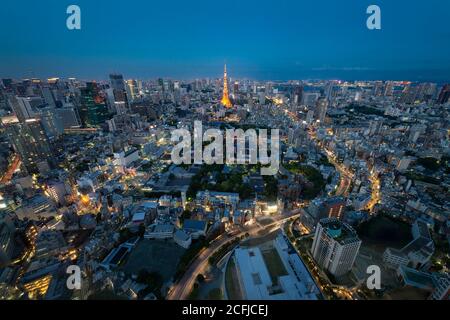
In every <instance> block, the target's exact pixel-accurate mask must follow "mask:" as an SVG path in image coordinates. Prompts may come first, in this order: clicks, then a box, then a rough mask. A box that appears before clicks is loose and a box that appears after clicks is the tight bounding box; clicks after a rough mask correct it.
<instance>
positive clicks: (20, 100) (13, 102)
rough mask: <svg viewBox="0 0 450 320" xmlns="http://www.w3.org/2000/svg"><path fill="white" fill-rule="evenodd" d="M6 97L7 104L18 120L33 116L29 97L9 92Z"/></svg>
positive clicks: (21, 120) (22, 120)
mask: <svg viewBox="0 0 450 320" xmlns="http://www.w3.org/2000/svg"><path fill="white" fill-rule="evenodd" d="M7 99H8V103H9V106H10V107H11V109H12V111H13V112H14V114H15V115H16V117H17V119H19V121H20V122H24V121H25V120H26V119H30V118H33V117H34V116H35V112H34V110H33V107H32V105H31V99H30V98H26V97H18V96H14V95H11V94H10V95H8V97H7Z"/></svg>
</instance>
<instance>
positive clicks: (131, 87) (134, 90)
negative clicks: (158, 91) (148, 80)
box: [127, 79, 139, 100]
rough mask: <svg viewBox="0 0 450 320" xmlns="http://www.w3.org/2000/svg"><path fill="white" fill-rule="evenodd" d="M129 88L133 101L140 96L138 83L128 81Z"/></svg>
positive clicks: (131, 80)
mask: <svg viewBox="0 0 450 320" xmlns="http://www.w3.org/2000/svg"><path fill="white" fill-rule="evenodd" d="M127 86H128V90H127V92H129V94H130V97H131V100H134V99H136V98H137V96H138V95H139V89H138V84H137V81H136V80H133V79H129V80H127Z"/></svg>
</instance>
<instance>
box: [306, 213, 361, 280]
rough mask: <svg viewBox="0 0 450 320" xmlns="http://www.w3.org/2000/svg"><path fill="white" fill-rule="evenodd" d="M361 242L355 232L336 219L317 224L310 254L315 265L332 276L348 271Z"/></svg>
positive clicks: (321, 221) (323, 220)
mask: <svg viewBox="0 0 450 320" xmlns="http://www.w3.org/2000/svg"><path fill="white" fill-rule="evenodd" d="M360 246H361V240H359V238H358V236H357V234H356V231H355V230H353V228H352V227H350V226H349V225H347V224H345V223H342V222H340V221H339V220H338V219H336V218H326V219H322V220H320V222H319V223H318V224H317V227H316V232H315V234H314V240H313V244H312V247H311V252H312V255H313V257H314V260H315V261H316V262H317V264H318V265H319V266H320V267H322V268H324V269H326V270H328V271H329V272H330V273H331V274H332V275H334V276H341V275H344V274H345V273H347V272H348V271H350V270H351V269H352V267H353V263H354V262H355V259H356V256H357V255H358V251H359V247H360Z"/></svg>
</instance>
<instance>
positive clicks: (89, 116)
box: [79, 82, 108, 126]
mask: <svg viewBox="0 0 450 320" xmlns="http://www.w3.org/2000/svg"><path fill="white" fill-rule="evenodd" d="M80 91H81V103H80V108H79V115H80V118H81V122H82V123H83V125H85V126H97V125H99V124H102V123H104V122H105V121H106V120H107V118H108V107H107V106H106V102H105V99H104V98H103V97H102V96H100V94H99V89H98V86H97V83H95V82H87V83H86V87H85V88H81V89H80Z"/></svg>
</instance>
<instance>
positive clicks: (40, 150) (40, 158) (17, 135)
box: [5, 118, 53, 173]
mask: <svg viewBox="0 0 450 320" xmlns="http://www.w3.org/2000/svg"><path fill="white" fill-rule="evenodd" d="M5 132H6V135H7V137H8V138H9V140H10V142H11V144H12V145H13V146H14V149H15V150H16V152H17V153H18V154H19V155H20V158H21V160H22V162H23V164H24V166H25V168H26V169H27V171H28V172H29V173H37V172H39V166H40V165H41V164H44V165H48V164H49V163H51V162H52V158H53V153H52V150H51V148H50V143H49V140H48V137H47V135H46V134H45V131H44V127H43V125H42V122H41V120H40V119H37V118H31V119H27V120H26V121H25V122H18V121H12V122H9V123H7V124H6V125H5Z"/></svg>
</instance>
